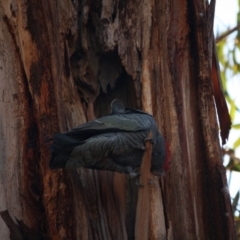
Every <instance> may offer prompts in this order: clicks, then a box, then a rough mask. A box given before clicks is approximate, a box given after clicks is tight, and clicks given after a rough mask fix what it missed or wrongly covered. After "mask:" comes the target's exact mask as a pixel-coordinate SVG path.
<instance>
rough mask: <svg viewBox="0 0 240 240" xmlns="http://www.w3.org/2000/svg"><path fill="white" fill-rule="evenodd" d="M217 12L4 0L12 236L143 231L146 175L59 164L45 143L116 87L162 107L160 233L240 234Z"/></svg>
mask: <svg viewBox="0 0 240 240" xmlns="http://www.w3.org/2000/svg"><path fill="white" fill-rule="evenodd" d="M209 12H210V11H209V6H208V1H205V0H201V1H186V0H174V1H173V0H171V1H169V0H163V1H154V0H153V1H148V0H132V1H119V0H111V1H110V0H102V1H100V0H98V1H81V0H79V1H77V0H76V1H70V0H66V1H62V0H52V1H48V0H38V1H35V0H29V1H23V0H12V1H11V0H2V1H1V2H0V112H1V116H0V146H1V148H0V211H1V216H4V217H0V236H1V239H9V236H10V232H11V237H12V239H14V238H13V235H14V234H16V232H17V234H20V233H19V229H20V231H21V234H22V236H21V237H22V238H24V237H25V238H27V239H104V240H105V239H119V240H122V239H134V232H135V222H136V205H137V198H138V187H137V186H136V184H135V180H129V179H128V177H127V176H125V175H124V174H118V173H111V172H105V171H93V170H86V169H78V170H71V171H70V170H55V171H50V170H49V169H48V161H49V156H50V152H49V144H48V143H44V140H45V139H47V138H49V137H51V136H52V135H53V134H54V132H56V131H66V130H69V129H70V128H71V127H73V126H75V125H78V124H81V123H83V122H85V121H87V120H90V119H93V118H94V117H95V116H97V117H98V116H101V115H104V114H106V113H108V111H109V104H110V102H111V100H112V99H114V98H120V99H122V100H123V101H124V102H125V104H126V105H128V106H129V107H135V108H142V109H144V110H145V111H148V112H150V113H152V114H153V115H154V117H155V119H156V121H157V123H158V125H159V128H160V130H161V132H162V133H163V134H164V135H165V137H166V139H167V141H168V142H169V143H170V147H171V155H172V166H171V172H170V173H168V174H167V175H166V176H165V177H164V178H162V179H160V180H159V179H156V178H154V179H153V184H152V186H150V187H149V213H150V216H149V232H148V235H149V239H184V240H188V239H189V240H192V239H217V240H221V239H234V238H235V233H234V224H233V217H232V210H231V205H230V197H229V194H228V192H227V190H226V189H227V183H226V176H225V169H224V167H223V166H222V154H221V148H220V145H219V140H218V126H217V120H216V113H215V108H214V99H213V90H212V83H211V59H212V42H213V41H212V40H213V39H211V36H212V34H211V24H212V23H211V17H209ZM209 43H211V44H209ZM94 111H95V112H94ZM6 210H7V211H8V212H7V211H6ZM6 219H7V220H6ZM16 219H17V220H16ZM12 220H13V221H14V222H15V224H16V225H14V224H13V221H12ZM163 222H164V224H163ZM11 226H12V227H11ZM11 228H12V229H11Z"/></svg>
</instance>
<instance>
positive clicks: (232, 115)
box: [229, 101, 237, 120]
mask: <svg viewBox="0 0 240 240" xmlns="http://www.w3.org/2000/svg"><path fill="white" fill-rule="evenodd" d="M236 111H237V108H236V106H235V103H234V101H231V102H230V112H229V114H230V117H231V119H232V120H233V119H234V118H235V114H236Z"/></svg>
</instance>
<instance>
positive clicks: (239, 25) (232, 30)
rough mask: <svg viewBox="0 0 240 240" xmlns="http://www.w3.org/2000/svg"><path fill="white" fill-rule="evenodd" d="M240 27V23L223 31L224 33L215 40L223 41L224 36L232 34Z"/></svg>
mask: <svg viewBox="0 0 240 240" xmlns="http://www.w3.org/2000/svg"><path fill="white" fill-rule="evenodd" d="M239 29H240V23H239V24H238V25H237V26H236V27H234V28H232V29H230V30H228V31H226V32H225V33H223V34H222V35H220V36H219V37H217V38H216V39H215V42H216V43H218V42H220V41H222V40H223V39H224V38H226V37H227V36H228V35H230V34H232V33H233V32H235V31H237V30H239Z"/></svg>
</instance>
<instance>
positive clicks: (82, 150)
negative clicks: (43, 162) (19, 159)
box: [49, 99, 170, 176]
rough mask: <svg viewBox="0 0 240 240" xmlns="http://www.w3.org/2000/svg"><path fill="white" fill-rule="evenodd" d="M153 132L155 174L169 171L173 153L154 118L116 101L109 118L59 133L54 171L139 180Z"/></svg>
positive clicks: (53, 149) (53, 154)
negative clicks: (113, 174) (80, 170)
mask: <svg viewBox="0 0 240 240" xmlns="http://www.w3.org/2000/svg"><path fill="white" fill-rule="evenodd" d="M150 131H151V132H152V138H151V139H150V140H151V142H152V145H153V146H152V158H151V169H150V170H151V172H152V174H154V175H156V176H162V174H163V173H164V172H166V171H168V170H169V166H170V151H169V146H168V144H167V143H166V141H165V140H164V137H163V136H162V134H161V133H160V132H159V130H158V128H157V124H156V122H155V120H154V118H153V116H152V115H150V114H148V113H146V112H144V111H141V110H137V109H131V108H125V106H124V103H123V102H122V101H121V100H119V99H114V100H113V101H112V103H111V111H110V113H109V114H108V115H106V116H103V117H100V118H98V119H96V120H94V121H89V122H87V123H83V124H81V125H79V126H77V127H75V128H73V129H71V130H70V131H67V132H64V133H55V134H54V136H53V138H52V144H51V147H50V149H51V159H50V162H49V167H50V169H52V170H53V169H59V168H79V167H84V168H89V169H96V170H108V171H113V172H119V173H126V174H129V175H130V176H136V174H137V173H136V170H137V169H138V168H139V167H140V165H141V162H142V158H143V154H144V151H145V142H146V141H147V140H149V139H148V138H147V136H148V134H149V133H150Z"/></svg>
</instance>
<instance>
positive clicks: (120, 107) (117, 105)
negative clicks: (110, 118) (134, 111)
mask: <svg viewBox="0 0 240 240" xmlns="http://www.w3.org/2000/svg"><path fill="white" fill-rule="evenodd" d="M124 112H125V107H124V104H123V102H122V101H121V100H119V99H114V100H113V101H112V103H111V111H110V114H118V113H124Z"/></svg>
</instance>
